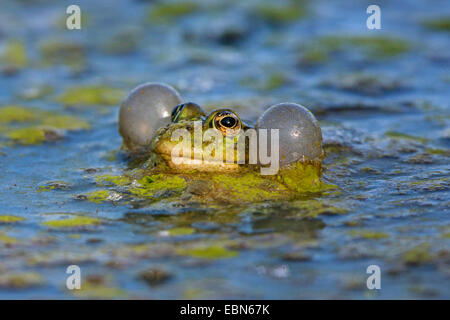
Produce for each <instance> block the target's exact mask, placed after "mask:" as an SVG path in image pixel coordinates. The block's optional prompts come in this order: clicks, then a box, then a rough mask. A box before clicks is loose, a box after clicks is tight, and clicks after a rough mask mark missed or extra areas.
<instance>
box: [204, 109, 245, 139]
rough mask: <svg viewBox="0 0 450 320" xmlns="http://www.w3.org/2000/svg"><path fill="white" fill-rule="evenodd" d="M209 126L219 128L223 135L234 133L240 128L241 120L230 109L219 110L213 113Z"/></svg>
mask: <svg viewBox="0 0 450 320" xmlns="http://www.w3.org/2000/svg"><path fill="white" fill-rule="evenodd" d="M210 126H212V127H214V128H216V129H217V130H220V131H221V132H222V134H223V135H234V134H236V133H237V132H238V131H239V130H240V129H241V128H242V122H241V119H239V117H238V116H237V115H236V114H235V113H234V112H232V111H231V110H219V111H216V112H215V114H214V115H213V117H212V121H211V122H210Z"/></svg>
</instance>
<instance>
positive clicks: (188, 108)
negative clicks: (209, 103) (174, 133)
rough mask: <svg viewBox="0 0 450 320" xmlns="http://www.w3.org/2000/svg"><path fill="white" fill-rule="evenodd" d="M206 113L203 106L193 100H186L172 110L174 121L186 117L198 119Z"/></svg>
mask: <svg viewBox="0 0 450 320" xmlns="http://www.w3.org/2000/svg"><path fill="white" fill-rule="evenodd" d="M205 115H206V113H205V111H203V109H202V107H200V106H199V105H198V104H196V103H193V102H186V103H181V104H179V105H177V106H176V107H175V108H173V111H172V116H171V119H172V122H178V121H180V120H186V119H198V118H201V117H204V116H205Z"/></svg>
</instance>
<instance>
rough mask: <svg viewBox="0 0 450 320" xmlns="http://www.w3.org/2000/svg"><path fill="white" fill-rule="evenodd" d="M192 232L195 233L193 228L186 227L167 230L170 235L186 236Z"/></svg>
mask: <svg viewBox="0 0 450 320" xmlns="http://www.w3.org/2000/svg"><path fill="white" fill-rule="evenodd" d="M193 233H195V229H194V228H188V227H180V228H173V229H170V230H169V235H171V236H187V235H190V234H193Z"/></svg>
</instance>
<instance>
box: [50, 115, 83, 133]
mask: <svg viewBox="0 0 450 320" xmlns="http://www.w3.org/2000/svg"><path fill="white" fill-rule="evenodd" d="M42 125H43V126H46V127H50V128H55V129H63V130H69V131H70V130H87V129H90V128H91V126H90V124H89V123H88V122H87V121H84V120H82V119H79V118H77V117H73V116H67V115H56V114H52V115H48V116H47V117H46V118H44V119H43V120H42Z"/></svg>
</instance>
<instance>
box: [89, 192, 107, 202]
mask: <svg viewBox="0 0 450 320" xmlns="http://www.w3.org/2000/svg"><path fill="white" fill-rule="evenodd" d="M86 197H87V199H88V200H89V201H90V202H93V203H103V202H105V201H109V200H110V192H109V191H108V190H97V191H93V192H89V193H88V194H87V195H86Z"/></svg>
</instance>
